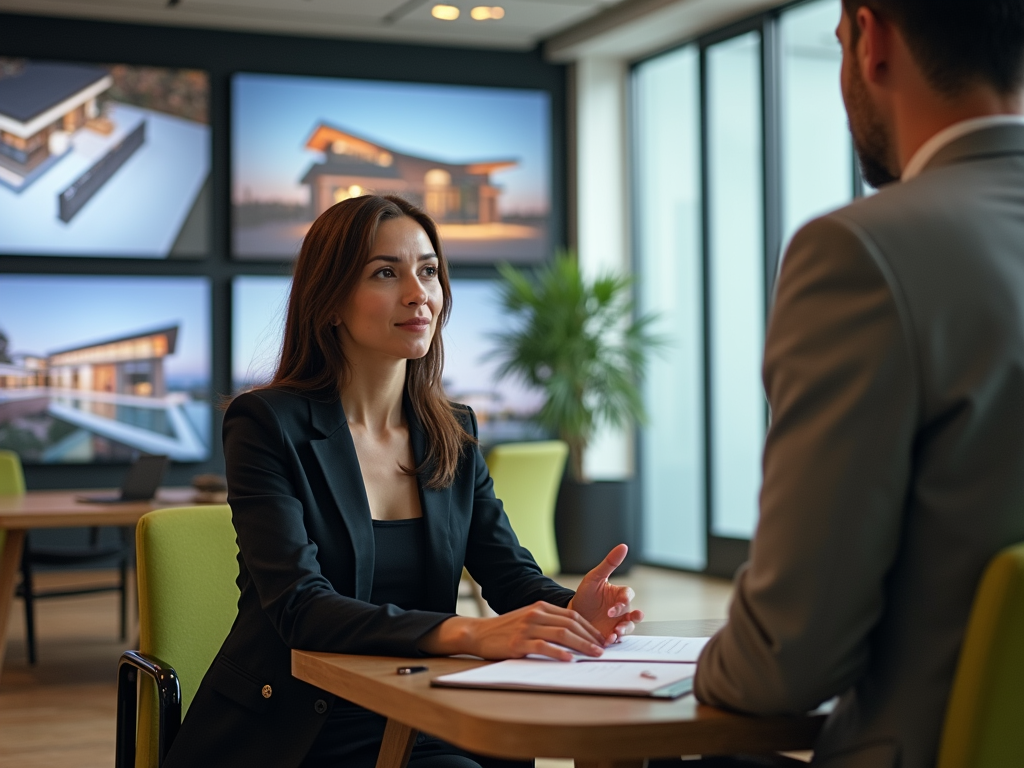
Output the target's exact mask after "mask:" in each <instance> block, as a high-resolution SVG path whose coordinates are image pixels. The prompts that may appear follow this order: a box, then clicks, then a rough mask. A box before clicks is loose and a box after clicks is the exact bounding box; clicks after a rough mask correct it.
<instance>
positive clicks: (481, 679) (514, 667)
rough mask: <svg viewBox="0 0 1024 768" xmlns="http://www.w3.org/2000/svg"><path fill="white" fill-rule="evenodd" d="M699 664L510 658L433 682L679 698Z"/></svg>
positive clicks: (689, 688)
mask: <svg viewBox="0 0 1024 768" xmlns="http://www.w3.org/2000/svg"><path fill="white" fill-rule="evenodd" d="M696 671H697V665H696V664H684V663H678V662H677V663H638V662H615V661H609V662H606V663H604V664H570V663H566V662H564V661H552V660H547V661H539V660H534V659H511V660H509V661H499V662H498V663H496V664H488V665H486V666H483V667H476V668H475V669H468V670H466V671H465V672H456V673H454V674H451V675H442V676H441V677H437V678H434V680H433V681H432V685H437V686H442V687H452V688H499V689H502V690H521V691H552V692H556V693H600V694H614V695H619V696H649V697H653V698H659V699H675V698H678V697H679V696H682V695H683V694H686V693H689V692H690V691H691V690H692V689H693V675H694V673H695V672H696Z"/></svg>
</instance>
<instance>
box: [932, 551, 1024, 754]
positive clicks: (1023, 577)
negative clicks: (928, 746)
mask: <svg viewBox="0 0 1024 768" xmlns="http://www.w3.org/2000/svg"><path fill="white" fill-rule="evenodd" d="M1022 712H1024V544H1018V545H1017V546H1014V547H1010V548H1009V549H1005V550H1003V551H1002V552H1000V553H999V554H998V555H997V556H996V557H995V559H993V560H992V562H991V563H990V564H989V566H988V568H987V569H986V570H985V575H984V576H983V577H982V580H981V584H980V585H979V586H978V592H977V594H976V595H975V598H974V605H973V607H972V608H971V617H970V621H969V622H968V624H967V633H966V635H965V636H964V644H963V647H962V648H961V650H960V661H959V663H958V665H957V670H956V677H955V678H954V680H953V689H952V692H951V694H950V697H949V704H948V707H947V710H946V723H945V726H944V727H943V731H942V740H941V743H940V746H939V761H938V768H1005V767H1007V766H1020V765H1024V721H1022V719H1021V713H1022Z"/></svg>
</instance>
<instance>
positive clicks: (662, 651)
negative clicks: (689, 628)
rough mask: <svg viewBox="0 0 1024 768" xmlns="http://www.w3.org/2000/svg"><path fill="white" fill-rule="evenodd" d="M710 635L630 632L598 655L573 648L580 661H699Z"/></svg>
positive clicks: (689, 662) (691, 662) (574, 654)
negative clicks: (579, 651) (677, 635)
mask: <svg viewBox="0 0 1024 768" xmlns="http://www.w3.org/2000/svg"><path fill="white" fill-rule="evenodd" d="M710 639H711V638H710V637H660V636H657V635H648V636H646V637H645V636H642V635H626V636H625V637H624V638H622V642H619V643H615V645H609V646H608V647H607V648H605V649H604V654H602V655H601V656H598V657H597V658H594V657H593V656H584V655H583V654H582V653H577V652H575V651H573V656H575V657H576V660H577V661H664V662H682V663H686V664H695V663H696V662H697V657H698V656H700V652H701V651H702V650H704V646H705V645H707V644H708V640H710Z"/></svg>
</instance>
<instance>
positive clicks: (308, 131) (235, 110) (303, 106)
mask: <svg viewBox="0 0 1024 768" xmlns="http://www.w3.org/2000/svg"><path fill="white" fill-rule="evenodd" d="M231 115H232V125H231V136H232V173H233V180H232V197H233V206H232V207H233V251H234V255H235V256H236V257H239V258H251V259H290V258H294V257H295V255H296V254H297V253H298V249H299V245H300V243H301V241H302V238H303V236H304V235H305V233H306V231H307V230H308V229H309V225H310V223H311V222H312V221H313V219H315V218H316V217H317V216H319V215H320V214H321V213H323V212H324V211H325V210H327V209H328V208H329V207H331V206H332V205H334V204H335V203H338V202H341V201H342V200H345V199H348V198H350V197H358V196H359V195H363V194H367V193H374V194H397V195H401V196H402V197H405V198H406V199H407V200H409V201H410V202H412V203H414V204H416V205H418V206H421V207H422V208H424V209H425V210H426V211H427V212H428V213H429V214H430V215H431V216H432V217H433V218H434V219H435V220H436V221H437V222H438V224H439V225H440V232H441V237H442V240H443V242H444V248H445V253H446V255H447V256H448V258H449V259H450V260H451V261H452V262H454V263H464V264H471V263H489V262H494V261H509V262H513V263H528V262H536V261H539V260H542V259H544V258H546V257H547V255H548V250H549V238H550V235H549V224H550V218H551V149H550V131H551V125H550V97H549V95H548V94H547V93H545V92H543V91H533V90H520V89H508V88H476V87H466V86H448V85H423V84H413V83H389V82H371V81H363V80H338V79H327V78H311V77H294V76H287V75H255V74H239V75H235V76H234V78H233V79H232V110H231Z"/></svg>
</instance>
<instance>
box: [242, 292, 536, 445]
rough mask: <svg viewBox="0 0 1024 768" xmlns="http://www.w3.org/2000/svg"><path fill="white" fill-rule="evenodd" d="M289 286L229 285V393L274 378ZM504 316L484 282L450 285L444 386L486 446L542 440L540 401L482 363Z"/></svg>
mask: <svg viewBox="0 0 1024 768" xmlns="http://www.w3.org/2000/svg"><path fill="white" fill-rule="evenodd" d="M290 286H291V280H290V279H289V278H286V277H240V278H236V279H235V281H234V283H233V285H232V300H231V307H232V336H231V349H232V359H231V375H232V380H233V383H234V388H235V391H236V392H238V391H242V390H244V389H248V388H249V387H252V386H253V385H256V384H261V383H265V382H267V381H269V380H270V378H271V377H272V376H273V373H274V369H275V367H276V365H277V359H278V354H279V353H280V351H281V336H282V333H283V330H284V318H285V313H286V311H287V306H288V290H289V288H290ZM508 322H509V320H508V317H507V316H506V315H505V314H504V312H503V311H502V309H501V306H500V304H499V303H498V299H497V292H496V285H495V283H494V282H493V281H490V280H452V314H451V317H450V319H449V320H448V325H447V326H446V327H445V329H444V350H445V364H444V374H443V381H444V386H445V390H446V392H447V394H448V397H449V398H450V399H452V400H454V401H455V402H457V403H464V404H466V405H468V406H470V407H471V408H472V409H473V411H474V412H475V413H476V416H477V421H478V422H479V426H480V440H481V442H482V443H484V444H485V445H493V444H495V443H500V442H506V441H514V440H532V439H538V438H542V437H544V434H543V433H542V432H540V431H539V430H538V429H537V428H536V427H535V426H534V425H533V423H532V422H531V421H530V418H531V417H532V416H533V415H534V414H535V413H537V411H539V410H540V408H541V406H542V405H543V402H544V401H543V395H542V394H541V393H540V392H538V391H537V390H535V389H532V388H529V387H527V386H525V385H524V384H523V383H521V382H518V381H515V380H511V379H505V380H503V381H499V380H498V377H497V369H498V366H499V363H498V361H496V360H492V359H488V353H489V352H490V351H491V349H492V347H493V342H492V341H491V335H492V334H494V333H496V332H498V331H503V330H507V327H508Z"/></svg>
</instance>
